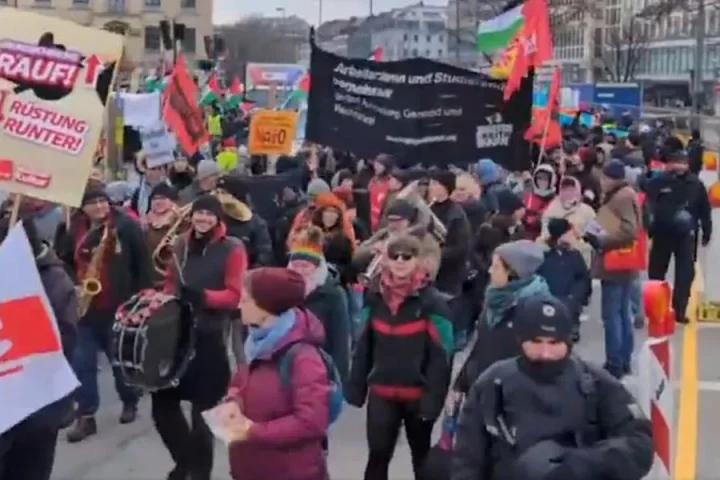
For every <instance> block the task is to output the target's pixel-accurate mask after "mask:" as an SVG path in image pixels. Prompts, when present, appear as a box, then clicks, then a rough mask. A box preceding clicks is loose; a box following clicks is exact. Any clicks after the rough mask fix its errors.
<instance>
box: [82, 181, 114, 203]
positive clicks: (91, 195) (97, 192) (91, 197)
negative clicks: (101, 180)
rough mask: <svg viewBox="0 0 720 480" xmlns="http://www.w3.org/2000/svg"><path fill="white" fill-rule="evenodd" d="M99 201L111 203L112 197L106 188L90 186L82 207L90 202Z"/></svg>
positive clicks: (86, 191) (84, 196) (86, 190)
mask: <svg viewBox="0 0 720 480" xmlns="http://www.w3.org/2000/svg"><path fill="white" fill-rule="evenodd" d="M98 199H104V200H106V201H108V202H109V201H110V196H109V195H108V194H107V192H106V191H105V187H102V186H99V185H88V187H87V188H86V189H85V193H83V198H82V206H83V207H84V206H85V205H87V204H88V203H90V202H94V201H96V200H98Z"/></svg>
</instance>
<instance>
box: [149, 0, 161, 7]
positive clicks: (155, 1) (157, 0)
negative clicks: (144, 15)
mask: <svg viewBox="0 0 720 480" xmlns="http://www.w3.org/2000/svg"><path fill="white" fill-rule="evenodd" d="M145 6H146V7H151V8H160V7H161V6H162V0H145Z"/></svg>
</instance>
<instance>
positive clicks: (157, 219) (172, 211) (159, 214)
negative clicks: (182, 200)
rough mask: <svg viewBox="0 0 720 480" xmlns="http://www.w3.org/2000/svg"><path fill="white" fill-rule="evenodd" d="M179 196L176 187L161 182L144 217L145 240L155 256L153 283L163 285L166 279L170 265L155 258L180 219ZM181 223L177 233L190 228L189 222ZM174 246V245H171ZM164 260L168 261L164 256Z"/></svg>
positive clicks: (152, 194) (150, 251) (153, 192)
mask: <svg viewBox="0 0 720 480" xmlns="http://www.w3.org/2000/svg"><path fill="white" fill-rule="evenodd" d="M178 199H179V196H178V192H177V190H176V189H175V188H173V187H171V186H170V185H168V184H166V183H161V184H159V185H156V186H155V188H153V191H152V193H151V194H150V211H148V213H147V215H145V218H143V223H142V224H143V229H144V231H145V241H146V243H147V247H148V252H149V253H150V255H151V256H152V257H153V258H152V261H153V266H154V267H155V271H154V272H153V285H156V286H162V285H163V283H164V281H165V270H164V269H165V268H166V267H167V266H168V265H156V263H158V261H159V259H157V258H155V257H156V256H157V255H158V254H159V253H160V252H157V250H158V248H162V247H160V245H161V243H162V242H163V241H167V238H166V237H167V235H168V234H169V233H171V232H169V230H170V229H171V228H173V227H174V226H175V223H176V222H177V221H178V220H180V219H179V218H178V212H177V204H176V202H177V201H178ZM183 223H184V224H183V225H179V226H178V227H177V228H178V230H179V231H176V232H175V234H178V235H179V234H181V233H183V232H185V231H186V230H187V229H188V225H187V222H183ZM169 248H172V245H169ZM162 260H163V261H165V262H166V261H168V259H167V258H163V259H162Z"/></svg>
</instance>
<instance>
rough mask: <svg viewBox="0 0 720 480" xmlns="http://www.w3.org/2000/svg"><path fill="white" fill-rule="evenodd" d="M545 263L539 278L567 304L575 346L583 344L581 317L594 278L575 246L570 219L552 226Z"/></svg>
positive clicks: (555, 222)
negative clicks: (580, 342)
mask: <svg viewBox="0 0 720 480" xmlns="http://www.w3.org/2000/svg"><path fill="white" fill-rule="evenodd" d="M548 233H549V235H550V238H548V240H547V250H546V251H545V261H544V262H543V264H542V265H541V266H540V269H539V270H538V275H540V276H541V277H543V278H544V279H545V282H546V283H547V284H548V288H549V289H550V293H552V294H553V295H554V296H555V297H557V298H559V299H560V300H562V301H563V302H564V303H565V306H566V307H567V309H568V311H569V312H570V316H571V317H572V319H573V322H574V323H573V342H575V343H577V342H578V341H579V340H580V314H581V313H582V309H583V306H584V305H586V304H587V302H588V300H589V299H590V295H591V294H592V278H591V277H590V271H589V270H588V267H587V264H586V263H585V259H584V258H583V256H582V253H580V251H578V250H576V249H575V248H574V247H573V245H574V244H575V243H576V241H577V234H576V233H575V231H574V229H573V226H572V224H571V223H570V222H569V221H568V220H567V219H566V218H551V219H550V221H549V222H548Z"/></svg>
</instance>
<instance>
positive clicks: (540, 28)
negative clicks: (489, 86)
mask: <svg viewBox="0 0 720 480" xmlns="http://www.w3.org/2000/svg"><path fill="white" fill-rule="evenodd" d="M522 15H523V18H524V19H525V22H524V23H523V26H522V28H521V29H520V31H519V32H518V40H519V42H518V54H517V58H516V59H515V64H514V65H513V69H512V71H511V72H510V75H509V77H508V80H507V83H506V84H505V92H504V99H505V101H507V100H508V99H509V98H510V97H511V96H512V94H513V93H515V91H517V90H518V89H519V88H520V83H521V81H522V79H523V78H524V77H525V76H527V74H528V70H530V67H535V68H539V67H540V66H542V64H543V63H544V62H546V61H547V60H550V59H551V58H552V50H553V47H552V37H551V34H550V15H549V13H548V6H547V0H526V1H525V3H524V4H523V6H522Z"/></svg>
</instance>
